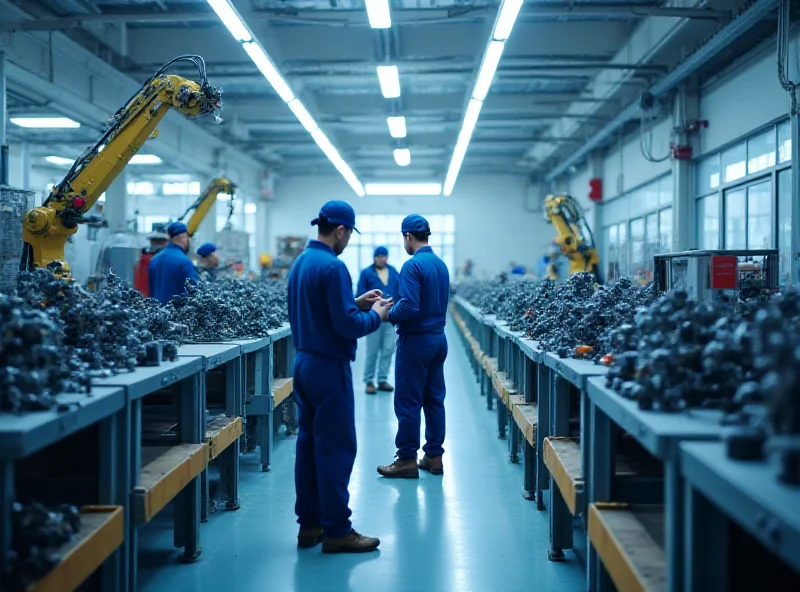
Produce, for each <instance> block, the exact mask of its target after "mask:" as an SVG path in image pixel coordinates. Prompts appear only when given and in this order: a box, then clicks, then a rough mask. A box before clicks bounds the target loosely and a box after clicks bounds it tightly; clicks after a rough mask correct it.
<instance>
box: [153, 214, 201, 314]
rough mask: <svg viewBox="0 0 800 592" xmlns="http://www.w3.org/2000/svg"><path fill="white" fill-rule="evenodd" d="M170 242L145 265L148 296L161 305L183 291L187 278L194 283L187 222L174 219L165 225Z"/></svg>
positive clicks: (195, 281) (193, 268)
mask: <svg viewBox="0 0 800 592" xmlns="http://www.w3.org/2000/svg"><path fill="white" fill-rule="evenodd" d="M167 236H169V242H168V243H167V246H166V247H164V249H162V250H161V251H159V253H158V254H157V255H156V256H155V257H153V259H152V260H151V261H150V266H149V267H148V270H147V273H148V284H149V287H150V295H151V296H152V297H153V298H155V299H156V300H158V301H159V302H160V303H161V304H166V303H167V302H169V300H170V298H172V297H173V296H177V295H178V294H183V293H185V292H186V281H187V280H189V281H191V282H193V283H197V269H196V268H195V266H194V263H192V260H191V259H189V256H188V255H187V254H186V253H187V252H188V251H189V241H190V238H189V233H188V232H187V229H186V224H184V223H183V222H173V223H172V224H170V225H169V226H168V227H167Z"/></svg>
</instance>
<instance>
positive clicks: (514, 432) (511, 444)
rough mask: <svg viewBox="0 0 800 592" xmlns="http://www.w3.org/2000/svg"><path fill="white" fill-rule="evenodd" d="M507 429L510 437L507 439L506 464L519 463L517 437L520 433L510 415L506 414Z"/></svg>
mask: <svg viewBox="0 0 800 592" xmlns="http://www.w3.org/2000/svg"><path fill="white" fill-rule="evenodd" d="M507 415H508V429H509V431H510V432H511V437H510V438H509V439H508V462H510V463H512V464H516V463H518V462H519V435H520V431H519V428H518V427H517V424H516V422H515V421H514V418H513V417H512V414H511V413H508V414H507Z"/></svg>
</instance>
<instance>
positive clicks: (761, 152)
mask: <svg viewBox="0 0 800 592" xmlns="http://www.w3.org/2000/svg"><path fill="white" fill-rule="evenodd" d="M774 166H775V128H770V129H769V130H768V131H766V132H764V133H763V134H760V135H758V136H755V137H754V138H750V139H749V140H747V174H748V175H752V174H753V173H759V172H761V171H763V170H765V169H768V168H772V167H774Z"/></svg>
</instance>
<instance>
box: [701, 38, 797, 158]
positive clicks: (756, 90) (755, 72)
mask: <svg viewBox="0 0 800 592" xmlns="http://www.w3.org/2000/svg"><path fill="white" fill-rule="evenodd" d="M793 47H796V46H795V45H793ZM775 59H776V58H775V47H774V43H773V44H770V46H769V47H768V48H765V49H764V51H760V52H759V53H758V55H757V56H752V57H750V58H748V59H745V60H743V61H742V62H740V63H739V64H738V65H737V66H736V67H734V68H732V69H730V70H729V71H727V72H725V73H724V74H723V75H722V76H720V80H719V81H717V82H715V83H712V84H710V85H709V86H707V87H706V88H703V89H702V90H701V93H700V118H701V119H706V120H708V128H707V129H705V130H703V131H702V132H701V134H700V153H701V154H708V153H709V152H713V151H715V150H717V149H718V148H719V147H721V146H723V145H725V144H727V143H728V142H732V141H733V140H736V139H737V138H740V137H742V136H745V135H747V134H749V133H750V132H752V131H754V130H756V129H758V128H759V127H761V126H763V125H766V124H768V123H770V122H773V121H775V120H776V119H779V118H781V117H788V115H789V110H790V108H791V101H790V98H789V94H788V93H787V92H786V91H784V90H783V88H782V87H781V85H780V83H779V82H778V71H777V66H776V61H775ZM789 75H790V76H792V77H793V78H794V77H796V75H794V74H792V73H791V72H790V73H789Z"/></svg>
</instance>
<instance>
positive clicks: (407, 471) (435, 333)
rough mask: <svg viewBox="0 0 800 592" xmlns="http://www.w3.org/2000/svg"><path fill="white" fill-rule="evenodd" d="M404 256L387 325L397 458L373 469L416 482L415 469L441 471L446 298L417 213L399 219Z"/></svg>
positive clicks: (441, 270)
mask: <svg viewBox="0 0 800 592" xmlns="http://www.w3.org/2000/svg"><path fill="white" fill-rule="evenodd" d="M401 229H402V232H403V237H404V238H403V240H404V243H405V245H404V246H405V249H406V252H407V253H408V254H409V255H413V256H412V258H411V259H410V260H409V261H407V262H406V263H405V265H403V269H402V271H401V272H400V287H399V291H398V300H397V303H396V304H395V305H394V306H393V307H392V309H391V311H389V321H390V322H391V323H392V324H393V325H395V326H396V327H397V335H398V338H397V357H396V362H395V380H396V382H397V388H396V391H395V395H394V411H395V414H396V415H397V424H398V425H397V437H396V438H395V445H396V446H397V459H396V460H395V461H394V462H393V463H392V464H390V465H385V466H380V467H378V473H380V474H381V475H383V476H384V477H402V478H406V479H417V478H419V469H423V470H425V471H429V472H430V473H432V474H434V475H441V474H443V472H444V468H443V465H442V454H443V453H444V448H442V444H443V443H444V434H445V413H444V397H445V384H444V361H445V359H446V358H447V338H446V337H445V334H444V325H445V318H446V315H447V305H448V302H449V299H450V274H449V273H448V271H447V266H446V265H445V264H444V262H443V261H442V260H441V259H439V257H437V256H436V255H435V254H434V252H433V250H432V249H431V247H430V246H429V245H428V237H429V236H430V234H431V229H430V225H429V224H428V221H427V220H426V219H425V218H423V217H422V216H420V215H419V214H411V215H410V216H408V217H406V218H405V219H404V220H403V224H402V227H401ZM421 411H424V413H425V440H426V442H425V446H424V447H423V450H424V452H425V455H424V456H423V458H422V460H420V461H419V463H418V462H417V451H418V450H419V445H420V437H419V431H420V412H421Z"/></svg>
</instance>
